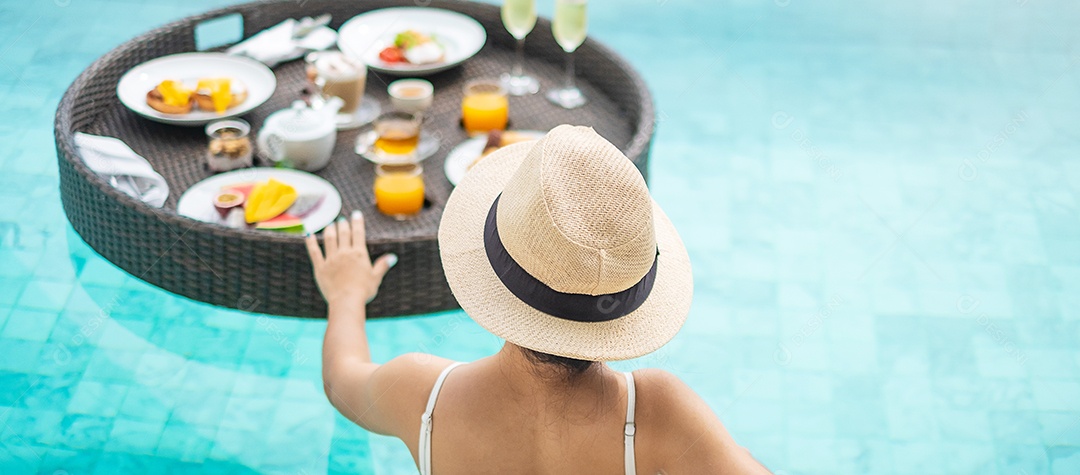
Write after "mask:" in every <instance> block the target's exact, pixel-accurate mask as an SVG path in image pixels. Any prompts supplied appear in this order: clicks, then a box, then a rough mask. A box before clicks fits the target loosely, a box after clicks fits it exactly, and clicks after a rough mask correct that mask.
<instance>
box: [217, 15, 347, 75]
mask: <svg viewBox="0 0 1080 475" xmlns="http://www.w3.org/2000/svg"><path fill="white" fill-rule="evenodd" d="M305 20H307V22H308V23H310V22H311V21H313V20H310V19H305ZM316 21H317V20H316ZM297 23H298V22H297V21H296V20H293V19H292V18H290V19H288V20H285V21H283V22H281V23H278V24H277V25H274V26H272V27H270V28H267V29H265V30H263V31H260V32H258V33H256V34H255V36H252V37H251V38H248V39H247V40H244V41H242V42H240V43H237V44H236V45H234V46H233V47H231V48H229V49H228V50H227V51H226V52H227V53H229V54H239V55H244V56H247V57H249V58H252V59H254V60H256V61H260V62H262V63H264V64H266V65H267V66H270V67H274V66H276V65H278V64H280V63H283V62H285V61H290V60H293V59H296V58H299V57H301V56H303V55H304V54H306V53H308V52H310V51H322V50H324V49H327V48H329V47H331V46H333V45H334V43H336V42H337V32H336V31H334V30H333V29H332V28H329V27H327V26H318V27H315V28H314V29H311V31H310V32H301V33H306V34H302V35H301V36H300V37H299V38H293V34H294V32H296V29H297ZM300 23H302V25H301V28H303V29H309V28H306V27H305V24H304V22H303V21H301V22H300Z"/></svg>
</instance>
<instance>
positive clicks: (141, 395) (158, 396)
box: [117, 386, 176, 422]
mask: <svg viewBox="0 0 1080 475" xmlns="http://www.w3.org/2000/svg"><path fill="white" fill-rule="evenodd" d="M175 397H176V395H175V394H174V393H172V392H171V391H168V390H164V389H159V388H150V387H145V386H131V387H129V388H128V390H127V393H126V394H125V395H124V402H123V404H121V405H120V409H119V411H118V413H117V415H118V416H122V417H125V418H128V419H131V420H136V421H147V422H165V421H167V420H168V419H169V416H170V415H171V414H172V409H173V406H174V404H175V402H176V399H175Z"/></svg>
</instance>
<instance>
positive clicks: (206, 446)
mask: <svg viewBox="0 0 1080 475" xmlns="http://www.w3.org/2000/svg"><path fill="white" fill-rule="evenodd" d="M216 433H217V426H216V425H213V426H200V425H191V424H185V423H179V422H169V423H168V424H166V425H165V428H164V430H163V431H162V433H161V439H160V440H159V441H158V447H157V451H156V452H155V453H156V454H157V455H158V456H159V457H168V458H171V459H175V460H177V461H180V462H190V463H200V464H201V463H202V462H203V461H205V460H206V457H207V456H208V455H209V454H210V447H211V445H212V443H213V440H214V435H215V434H216Z"/></svg>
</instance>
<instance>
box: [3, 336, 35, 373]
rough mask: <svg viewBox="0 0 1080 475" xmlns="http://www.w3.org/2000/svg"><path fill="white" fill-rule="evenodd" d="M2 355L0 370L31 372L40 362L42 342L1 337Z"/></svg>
mask: <svg viewBox="0 0 1080 475" xmlns="http://www.w3.org/2000/svg"><path fill="white" fill-rule="evenodd" d="M0 341H2V342H3V347H4V357H3V358H0V370H4V371H13V372H27V373H32V372H34V370H35V369H36V368H37V366H38V365H39V364H40V361H39V359H38V358H39V357H40V356H41V350H42V347H43V344H42V343H41V342H39V341H26V340H11V339H3V340H0Z"/></svg>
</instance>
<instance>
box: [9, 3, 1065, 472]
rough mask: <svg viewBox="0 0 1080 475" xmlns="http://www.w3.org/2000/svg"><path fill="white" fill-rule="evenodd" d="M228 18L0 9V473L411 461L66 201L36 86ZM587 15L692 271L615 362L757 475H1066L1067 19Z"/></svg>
mask: <svg viewBox="0 0 1080 475" xmlns="http://www.w3.org/2000/svg"><path fill="white" fill-rule="evenodd" d="M165 3H168V5H166V4H165ZM225 3H228V2H224V1H215V0H189V1H186V2H155V3H153V4H150V3H149V2H139V1H135V0H126V1H125V0H95V1H90V0H56V1H55V2H54V1H45V0H42V1H34V2H29V1H26V2H16V1H13V0H8V1H5V2H3V3H0V112H2V113H0V140H2V143H3V146H2V148H0V203H3V206H0V430H2V432H0V473H5V474H6V473H35V472H38V473H46V474H56V475H63V474H83V473H97V474H113V473H256V472H260V473H262V472H268V473H304V474H314V473H328V472H329V473H371V474H396V473H415V468H414V467H413V465H412V463H411V460H410V459H409V457H408V455H407V452H406V451H405V450H404V449H403V446H401V445H400V444H398V443H397V442H395V441H393V440H389V439H386V438H382V437H375V436H370V435H369V434H367V433H365V432H364V431H362V430H360V429H358V428H356V427H354V426H353V425H351V424H350V423H348V422H347V421H345V420H344V419H343V418H342V417H340V416H338V415H337V414H335V412H334V411H333V409H332V408H331V407H330V406H329V404H327V402H326V401H325V398H324V396H323V395H322V390H321V386H320V379H319V351H320V337H321V333H322V331H323V329H324V323H323V322H319V321H299V320H293V319H282V318H269V317H257V316H253V315H247V314H241V313H237V312H231V311H225V310H221V309H217V308H213V307H209V306H206V305H202V304H197V303H192V302H190V301H187V300H184V299H180V298H177V297H174V296H172V295H170V294H167V293H165V292H163V291H161V290H158V289H156V288H153V287H151V286H148V285H146V284H143V283H141V282H140V281H138V280H136V279H134V278H132V277H131V276H129V275H127V274H125V273H123V272H121V271H119V270H117V269H116V268H114V267H113V266H112V265H111V264H109V263H108V262H106V261H104V260H102V259H101V258H100V257H98V256H97V255H96V254H94V253H93V252H92V251H91V250H90V249H88V248H87V247H86V245H85V244H83V243H82V241H80V240H79V238H78V236H76V235H75V234H74V233H73V232H72V231H71V229H70V226H69V225H68V224H67V222H66V220H65V218H64V215H63V213H62V210H61V207H60V201H59V197H58V190H57V176H56V165H55V154H54V151H53V145H52V117H53V113H54V110H55V108H56V104H57V102H58V101H59V98H60V95H61V93H62V92H63V90H64V89H65V88H66V86H67V85H68V84H69V83H70V82H71V81H72V80H73V79H74V77H75V76H76V75H77V74H78V73H79V72H80V71H81V70H82V69H83V68H85V67H86V66H87V65H88V64H90V62H91V61H93V60H94V59H95V58H97V57H99V56H100V55H102V54H103V53H105V52H106V51H108V50H109V49H111V48H112V47H113V46H115V45H117V44H119V43H121V42H123V41H125V40H127V39H129V38H131V37H132V36H134V35H136V34H138V33H140V32H142V31H145V30H148V29H150V28H152V27H154V26H156V25H159V24H162V23H164V22H167V21H169V20H172V19H175V18H179V17H182V16H186V15H189V14H193V13H197V12H201V11H204V10H207V9H210V8H212V7H215V6H219V5H223V4H225ZM538 3H539V4H540V9H541V11H542V12H543V13H545V14H549V13H550V11H551V9H552V5H550V3H551V2H546V1H541V2H538ZM592 3H593V4H592V5H591V19H590V21H591V25H590V29H591V30H590V33H592V34H593V35H594V36H595V37H597V38H599V39H601V40H603V41H605V42H607V43H608V44H609V45H611V46H612V47H614V48H615V49H617V50H618V51H620V52H622V53H623V54H625V55H626V56H627V57H628V58H629V60H630V61H631V62H632V63H633V64H635V65H636V66H637V67H638V68H639V69H640V70H641V72H642V73H643V75H644V76H645V78H646V80H647V81H648V83H649V85H650V86H651V87H652V90H653V92H654V93H655V96H656V101H657V110H658V116H659V120H658V122H659V124H658V130H659V132H658V134H657V137H656V141H655V145H654V148H653V160H654V161H653V167H652V189H653V191H654V194H655V197H656V199H657V200H658V201H659V202H660V203H661V204H662V205H663V206H664V207H665V209H666V210H667V212H668V214H669V215H670V216H671V218H672V219H673V220H674V222H675V223H676V225H677V226H678V227H679V229H680V230H681V232H682V236H683V238H684V240H685V241H686V244H687V246H688V247H689V250H690V253H691V256H692V258H693V260H694V265H695V268H694V272H695V276H696V283H695V286H696V288H695V291H696V296H695V297H696V298H695V301H694V307H693V311H692V314H691V315H690V318H689V321H688V322H687V324H686V327H685V328H684V330H683V331H682V332H681V333H680V334H679V336H678V337H677V338H676V339H675V340H674V341H672V342H671V344H669V345H668V346H666V347H665V348H664V349H662V350H661V351H659V352H658V353H656V354H654V355H652V356H650V357H647V358H644V359H643V360H641V361H633V362H629V363H624V364H621V365H619V366H620V367H621V368H628V367H637V366H655V367H660V368H664V369H666V370H668V371H671V372H673V373H675V374H677V375H679V376H681V377H682V378H684V379H685V380H686V381H687V382H688V383H689V384H690V385H691V386H692V387H693V388H694V389H695V390H697V391H698V392H699V393H700V394H701V395H702V397H704V398H705V399H706V400H707V401H708V402H709V404H710V405H711V406H712V407H713V409H714V410H715V411H716V412H717V413H718V414H719V415H720V417H721V418H722V419H723V420H724V422H725V424H726V425H727V427H728V428H729V430H730V431H731V432H732V434H733V435H734V437H735V438H736V440H737V441H739V442H740V443H742V444H743V445H745V446H746V447H748V448H749V449H750V450H751V451H752V452H753V453H754V454H755V455H756V456H757V457H758V458H759V459H760V460H762V461H763V462H764V463H765V464H766V465H768V466H769V467H771V468H772V469H773V470H775V471H777V472H778V473H781V472H782V473H787V474H796V473H799V474H803V473H805V474H833V473H882V474H889V473H897V474H900V473H912V474H916V473H917V474H932V473H947V474H959V473H979V474H994V473H999V474H1003V475H1017V474H1037V473H1059V474H1075V473H1080V212H1078V206H1080V203H1078V199H1080V197H1078V196H1077V193H1076V189H1077V188H1078V187H1080V162H1078V151H1080V128H1078V125H1077V122H1076V117H1077V111H1078V110H1080V75H1078V72H1077V68H1076V66H1077V63H1080V50H1078V46H1080V30H1077V29H1076V28H1075V19H1076V18H1080V16H1078V15H1080V4H1077V3H1075V2H1067V1H1053V2H1051V1H1034V0H1032V1H1028V0H1000V1H992V2H976V1H972V0H964V1H953V2H941V1H934V0H916V1H909V2H889V4H881V3H883V2H854V1H852V2H804V1H798V0H776V1H768V0H766V1H750V0H729V1H720V2H702V1H697V2H690V1H680V0H637V1H620V2H601V1H594V2H592ZM370 328H371V329H370V332H371V340H372V346H373V352H374V354H375V356H376V358H377V359H379V360H386V359H388V358H390V357H392V356H394V355H396V354H399V353H402V352H405V351H412V350H416V349H417V348H428V349H430V350H431V351H433V352H435V353H438V354H440V355H442V356H446V357H449V358H455V359H460V360H469V359H473V358H477V357H479V356H482V355H485V354H488V353H490V352H492V351H494V350H495V349H496V348H497V347H498V346H499V342H498V341H497V340H495V339H494V338H493V337H492V336H490V335H488V334H486V333H485V332H484V331H483V330H481V329H480V328H479V327H477V326H476V325H475V324H473V323H472V322H471V321H470V320H468V318H467V317H465V316H464V315H463V314H461V313H458V312H452V313H447V314H442V315H435V316H427V317H421V318H410V319H402V320H393V321H379V322H373V323H371V325H370Z"/></svg>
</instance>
